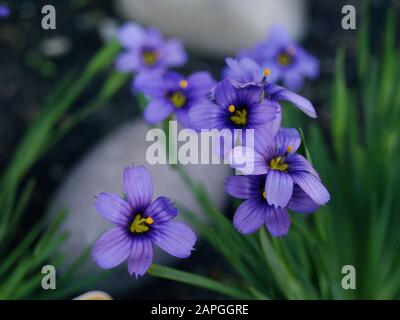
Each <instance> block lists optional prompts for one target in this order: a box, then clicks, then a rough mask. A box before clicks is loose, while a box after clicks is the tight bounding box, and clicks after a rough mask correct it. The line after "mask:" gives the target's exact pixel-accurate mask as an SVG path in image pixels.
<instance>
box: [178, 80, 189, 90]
mask: <svg viewBox="0 0 400 320" xmlns="http://www.w3.org/2000/svg"><path fill="white" fill-rule="evenodd" d="M179 86H180V87H181V88H182V89H186V88H187V86H188V82H187V80H181V81H179Z"/></svg>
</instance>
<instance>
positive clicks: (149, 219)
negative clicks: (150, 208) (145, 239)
mask: <svg viewBox="0 0 400 320" xmlns="http://www.w3.org/2000/svg"><path fill="white" fill-rule="evenodd" d="M153 222H154V220H153V218H152V217H147V218H146V223H147V224H153Z"/></svg>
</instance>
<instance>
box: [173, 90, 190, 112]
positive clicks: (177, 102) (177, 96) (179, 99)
mask: <svg viewBox="0 0 400 320" xmlns="http://www.w3.org/2000/svg"><path fill="white" fill-rule="evenodd" d="M169 100H170V101H171V103H172V104H173V105H174V106H175V107H176V108H182V107H183V106H184V105H185V103H186V97H185V96H184V94H183V93H182V92H179V91H177V92H174V93H172V94H171V95H170V97H169Z"/></svg>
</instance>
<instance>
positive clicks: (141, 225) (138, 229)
mask: <svg viewBox="0 0 400 320" xmlns="http://www.w3.org/2000/svg"><path fill="white" fill-rule="evenodd" d="M153 222H154V221H153V218H151V217H147V218H143V217H142V216H141V215H140V214H137V215H136V216H135V219H133V221H132V223H131V225H130V226H129V231H130V232H131V233H143V232H146V231H149V229H150V228H149V225H151V224H153Z"/></svg>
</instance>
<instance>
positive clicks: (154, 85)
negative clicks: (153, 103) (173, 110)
mask: <svg viewBox="0 0 400 320" xmlns="http://www.w3.org/2000/svg"><path fill="white" fill-rule="evenodd" d="M132 88H133V90H134V91H137V92H141V93H143V94H144V95H146V96H149V97H151V98H164V97H165V80H164V77H163V75H162V74H161V73H160V72H141V73H139V74H138V75H137V76H136V77H135V79H134V80H133V83H132Z"/></svg>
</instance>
